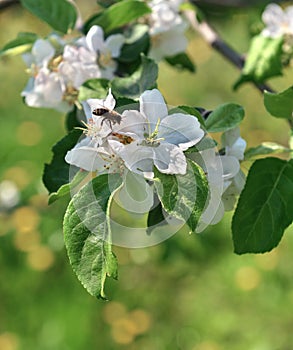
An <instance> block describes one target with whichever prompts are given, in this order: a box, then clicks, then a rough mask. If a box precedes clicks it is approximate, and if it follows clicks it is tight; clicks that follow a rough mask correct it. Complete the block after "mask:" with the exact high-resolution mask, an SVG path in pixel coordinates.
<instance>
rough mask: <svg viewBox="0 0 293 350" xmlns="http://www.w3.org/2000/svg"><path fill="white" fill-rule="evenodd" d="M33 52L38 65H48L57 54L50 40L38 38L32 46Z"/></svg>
mask: <svg viewBox="0 0 293 350" xmlns="http://www.w3.org/2000/svg"><path fill="white" fill-rule="evenodd" d="M32 54H33V56H34V57H35V60H36V64H37V65H38V66H46V65H47V64H48V62H49V60H50V59H51V58H52V57H53V56H54V55H55V49H54V47H53V46H52V45H51V44H50V43H49V41H47V40H44V39H38V40H37V41H36V42H35V43H34V45H33V47H32Z"/></svg>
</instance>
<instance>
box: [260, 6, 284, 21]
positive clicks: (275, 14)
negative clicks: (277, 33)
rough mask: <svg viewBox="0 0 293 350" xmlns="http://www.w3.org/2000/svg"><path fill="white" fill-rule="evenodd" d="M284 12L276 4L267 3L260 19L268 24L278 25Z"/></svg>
mask: <svg viewBox="0 0 293 350" xmlns="http://www.w3.org/2000/svg"><path fill="white" fill-rule="evenodd" d="M283 16H284V12H283V10H282V8H281V7H280V6H279V5H277V4H269V5H268V6H267V7H266V8H265V10H264V12H263V14H262V20H263V22H264V23H265V24H266V25H268V26H271V25H280V24H281V22H282V20H283Z"/></svg>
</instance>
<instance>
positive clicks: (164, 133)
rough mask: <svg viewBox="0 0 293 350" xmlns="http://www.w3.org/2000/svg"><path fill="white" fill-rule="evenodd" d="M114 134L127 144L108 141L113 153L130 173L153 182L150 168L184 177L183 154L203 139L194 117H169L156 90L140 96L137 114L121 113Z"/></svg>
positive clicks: (131, 111) (185, 115) (173, 115)
mask: <svg viewBox="0 0 293 350" xmlns="http://www.w3.org/2000/svg"><path fill="white" fill-rule="evenodd" d="M113 130H114V131H115V133H117V134H118V135H125V137H126V138H127V142H123V143H122V147H121V142H119V140H109V141H108V142H109V143H110V144H111V146H112V147H113V149H115V151H116V153H117V154H118V155H119V156H120V157H121V158H122V159H123V160H124V163H125V166H126V167H127V168H128V169H129V170H130V171H132V172H135V173H138V174H143V175H144V176H145V177H146V178H150V179H151V178H153V177H154V172H153V166H155V167H156V168H157V169H158V170H159V171H160V172H162V173H165V174H181V175H184V174H185V173H186V167H187V163H186V158H185V155H184V153H183V151H185V150H187V149H188V148H189V147H191V146H193V145H195V144H196V143H198V142H199V141H200V140H201V139H202V137H203V136H204V131H203V130H202V129H201V128H200V123H199V121H198V120H197V118H196V117H194V116H192V115H187V114H183V113H175V114H171V115H168V109H167V106H166V104H165V101H164V99H163V96H162V95H161V93H160V92H159V91H158V90H157V89H153V90H147V91H145V92H144V93H143V94H142V95H141V96H140V110H139V111H135V110H127V111H124V112H123V113H122V121H121V124H120V125H115V127H113Z"/></svg>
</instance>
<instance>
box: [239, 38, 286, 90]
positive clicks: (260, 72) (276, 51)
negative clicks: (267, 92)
mask: <svg viewBox="0 0 293 350" xmlns="http://www.w3.org/2000/svg"><path fill="white" fill-rule="evenodd" d="M282 46H283V37H279V38H269V37H265V36H263V35H261V34H260V35H258V36H255V37H254V38H253V39H252V42H251V45H250V48H249V52H248V54H247V58H246V61H245V65H244V67H243V70H242V74H241V77H240V78H239V79H238V81H237V82H236V83H235V85H234V89H237V88H238V87H239V86H240V85H242V84H243V83H244V82H246V81H253V82H256V83H262V82H264V81H265V80H266V79H268V78H271V77H274V76H278V75H282V61H281V56H282Z"/></svg>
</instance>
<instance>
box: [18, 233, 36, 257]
mask: <svg viewBox="0 0 293 350" xmlns="http://www.w3.org/2000/svg"><path fill="white" fill-rule="evenodd" d="M39 243H40V236H39V234H38V232H36V231H26V232H17V233H16V235H15V237H14V246H15V248H16V249H18V250H21V251H23V252H30V251H32V250H34V249H36V248H37V247H38V246H39Z"/></svg>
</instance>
